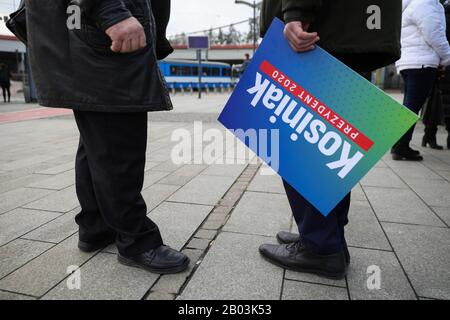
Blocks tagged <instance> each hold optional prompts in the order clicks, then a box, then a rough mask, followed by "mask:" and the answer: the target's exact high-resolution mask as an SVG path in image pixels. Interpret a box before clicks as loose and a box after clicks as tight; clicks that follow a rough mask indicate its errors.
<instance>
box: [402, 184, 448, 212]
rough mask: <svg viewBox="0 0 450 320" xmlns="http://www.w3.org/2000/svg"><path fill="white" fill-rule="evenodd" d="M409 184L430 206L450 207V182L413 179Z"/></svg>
mask: <svg viewBox="0 0 450 320" xmlns="http://www.w3.org/2000/svg"><path fill="white" fill-rule="evenodd" d="M408 184H409V185H410V187H411V188H412V189H413V190H414V191H415V192H417V194H418V195H419V196H420V197H421V198H422V199H423V200H424V201H425V202H426V203H427V204H428V205H429V206H433V207H450V182H448V181H446V180H428V179H411V181H408Z"/></svg>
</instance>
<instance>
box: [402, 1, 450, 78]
mask: <svg viewBox="0 0 450 320" xmlns="http://www.w3.org/2000/svg"><path fill="white" fill-rule="evenodd" d="M401 42H402V56H401V58H400V60H398V61H397V63H396V66H397V68H398V69H399V70H403V69H415V68H420V67H421V66H427V67H438V66H448V65H450V45H449V43H448V41H447V37H446V21H445V11H444V7H443V6H442V5H441V4H440V2H439V0H403V17H402V37H401Z"/></svg>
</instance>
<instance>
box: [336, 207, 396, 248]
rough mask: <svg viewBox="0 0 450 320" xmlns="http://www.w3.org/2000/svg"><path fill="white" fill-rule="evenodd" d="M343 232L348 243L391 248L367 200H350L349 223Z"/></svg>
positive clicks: (365, 246) (367, 246)
mask: <svg viewBox="0 0 450 320" xmlns="http://www.w3.org/2000/svg"><path fill="white" fill-rule="evenodd" d="M345 232H346V239H347V243H348V245H351V246H357V247H363V248H374V249H384V250H392V248H391V246H390V245H389V242H388V240H387V239H386V236H385V235H384V233H383V230H382V229H381V226H380V224H379V222H378V220H377V218H376V217H375V214H374V213H373V210H372V208H371V207H370V204H369V203H368V202H367V201H357V200H353V201H352V202H351V206H350V212H349V224H348V225H347V227H346V228H345Z"/></svg>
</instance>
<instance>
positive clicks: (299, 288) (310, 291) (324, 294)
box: [281, 280, 348, 300]
mask: <svg viewBox="0 0 450 320" xmlns="http://www.w3.org/2000/svg"><path fill="white" fill-rule="evenodd" d="M281 299H282V300H348V293H347V289H345V288H338V287H330V286H326V285H322V284H312V283H305V282H297V281H290V280H286V281H285V282H284V287H283V296H282V298H281Z"/></svg>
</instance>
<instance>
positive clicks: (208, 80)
mask: <svg viewBox="0 0 450 320" xmlns="http://www.w3.org/2000/svg"><path fill="white" fill-rule="evenodd" d="M159 66H160V68H161V71H162V74H163V75H164V77H165V78H166V82H167V86H168V87H169V88H170V89H191V88H192V89H196V90H198V71H199V70H198V62H197V61H195V60H171V59H167V60H162V61H160V62H159ZM232 85H233V80H232V70H231V66H230V65H229V64H226V63H220V62H209V61H204V62H202V89H205V88H206V89H215V88H222V89H228V88H231V87H232Z"/></svg>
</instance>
